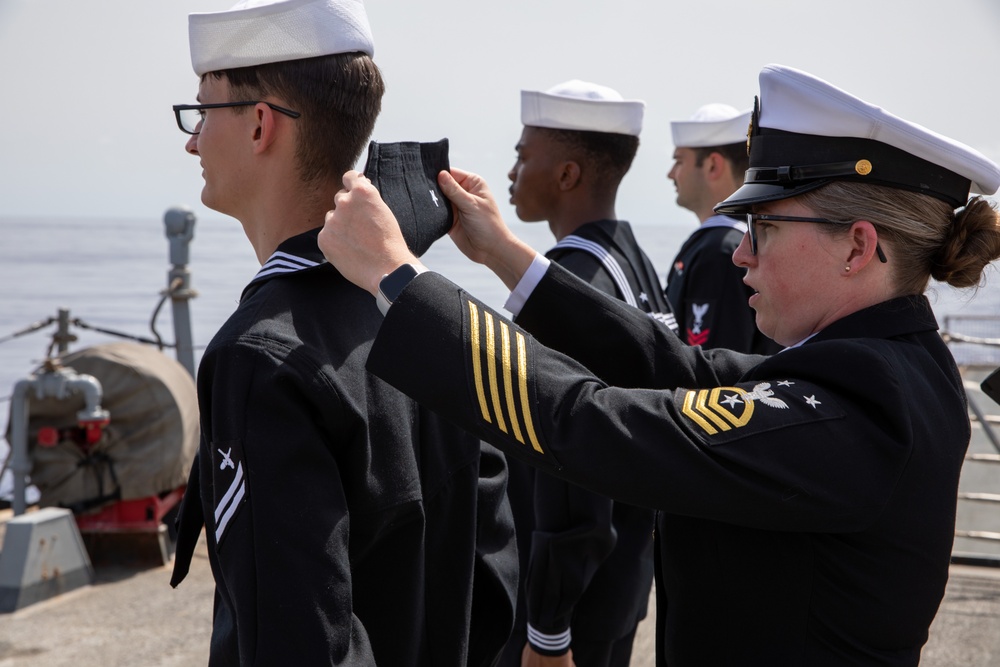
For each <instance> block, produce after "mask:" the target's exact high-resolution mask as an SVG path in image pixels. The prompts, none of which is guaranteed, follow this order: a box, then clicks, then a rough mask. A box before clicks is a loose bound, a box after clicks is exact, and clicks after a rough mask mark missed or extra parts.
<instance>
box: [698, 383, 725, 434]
mask: <svg viewBox="0 0 1000 667" xmlns="http://www.w3.org/2000/svg"><path fill="white" fill-rule="evenodd" d="M707 400H708V390H707V389H702V390H700V391H699V392H698V400H697V401H696V402H695V409H696V410H697V411H698V412H700V413H701V414H703V415H705V416H706V417H708V418H709V419H710V420H711V421H712V423H713V424H715V425H716V426H718V427H719V430H721V431H729V430H732V427H731V426H730V425H729V424H727V423H726V422H725V421H723V419H722V417H720V416H718V415H717V414H715V413H714V412H712V410H711V408H709V407H708V406H707V405H705V402H706V401H707Z"/></svg>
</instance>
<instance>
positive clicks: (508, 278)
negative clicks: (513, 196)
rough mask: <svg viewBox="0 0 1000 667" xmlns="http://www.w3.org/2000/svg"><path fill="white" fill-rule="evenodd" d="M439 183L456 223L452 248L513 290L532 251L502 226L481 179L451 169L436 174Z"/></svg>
mask: <svg viewBox="0 0 1000 667" xmlns="http://www.w3.org/2000/svg"><path fill="white" fill-rule="evenodd" d="M438 184H439V185H440V186H441V191H442V192H444V194H445V196H446V197H448V199H450V200H451V203H452V206H453V208H454V210H455V224H454V225H453V226H452V228H451V231H450V232H449V234H450V235H451V239H452V240H453V241H454V242H455V245H456V246H458V249H459V250H461V251H462V253H463V254H464V255H465V256H466V257H468V258H469V259H471V260H472V261H474V262H477V263H479V264H485V265H486V266H487V267H488V268H489V269H490V270H491V271H493V273H495V274H497V276H498V277H499V278H500V279H501V280H502V281H503V282H504V284H505V285H507V287H508V288H509V289H511V290H513V289H514V287H515V286H516V285H517V283H518V281H519V280H520V279H521V276H523V275H524V272H525V271H527V270H528V267H529V266H530V265H531V262H532V260H533V259H534V258H535V254H536V253H535V251H534V250H533V249H532V248H531V247H530V246H528V245H527V244H525V243H524V242H523V241H521V240H519V239H518V238H517V237H516V236H514V234H513V232H511V231H510V229H509V228H508V227H507V225H506V223H504V221H503V218H502V217H501V216H500V210H499V209H498V208H497V204H496V201H495V200H494V199H493V193H491V192H490V189H489V187H487V185H486V182H485V181H484V180H483V179H482V177H481V176H478V175H477V174H473V173H470V172H467V171H463V170H461V169H454V168H453V169H452V170H451V172H450V173H449V172H447V171H442V172H441V173H440V174H438Z"/></svg>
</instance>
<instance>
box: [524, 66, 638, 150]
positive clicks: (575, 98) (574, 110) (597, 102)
mask: <svg viewBox="0 0 1000 667" xmlns="http://www.w3.org/2000/svg"><path fill="white" fill-rule="evenodd" d="M645 108H646V104H645V102H642V101H641V100H626V99H624V98H623V97H622V96H621V94H620V93H618V91H616V90H613V89H611V88H608V87H607V86H600V85H597V84H596V83H590V82H588V81H580V80H578V79H573V80H572V81H566V82H565V83H560V84H559V85H557V86H553V87H552V88H549V89H548V90H547V91H545V92H541V91H535V90H522V91H521V123H522V124H523V125H531V126H534V127H547V128H551V129H554V130H583V131H590V132H608V133H612V134H628V135H632V136H635V137H637V136H639V133H640V132H641V131H642V115H643V111H644V110H645Z"/></svg>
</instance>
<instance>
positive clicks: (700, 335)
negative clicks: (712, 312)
mask: <svg viewBox="0 0 1000 667" xmlns="http://www.w3.org/2000/svg"><path fill="white" fill-rule="evenodd" d="M710 308H711V304H710V303H694V302H692V303H691V309H690V311H689V312H688V321H689V322H690V323H691V324H690V326H689V327H688V329H687V344H688V345H704V344H705V343H707V342H708V337H709V335H710V334H711V333H712V329H711V326H710V325H709V321H708V314H709V309H710Z"/></svg>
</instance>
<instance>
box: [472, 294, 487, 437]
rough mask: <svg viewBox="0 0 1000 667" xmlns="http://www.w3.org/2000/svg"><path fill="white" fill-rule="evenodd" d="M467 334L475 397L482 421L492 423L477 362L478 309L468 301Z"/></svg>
mask: <svg viewBox="0 0 1000 667" xmlns="http://www.w3.org/2000/svg"><path fill="white" fill-rule="evenodd" d="M469 332H470V337H471V339H472V340H471V343H470V346H471V347H472V349H471V350H470V351H471V353H472V376H473V379H474V380H475V382H476V396H477V397H478V398H479V409H480V410H482V412H483V419H485V420H486V422H487V423H492V422H493V420H491V419H490V411H489V408H487V407H486V392H484V391H483V367H482V363H481V362H480V360H479V308H478V307H477V306H476V304H474V303H472V302H471V301H469Z"/></svg>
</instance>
